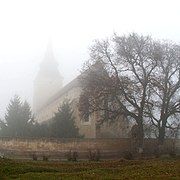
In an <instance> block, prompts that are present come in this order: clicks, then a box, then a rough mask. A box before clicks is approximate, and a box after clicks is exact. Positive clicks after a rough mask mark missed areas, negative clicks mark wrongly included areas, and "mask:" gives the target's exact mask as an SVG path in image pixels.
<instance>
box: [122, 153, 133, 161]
mask: <svg viewBox="0 0 180 180" xmlns="http://www.w3.org/2000/svg"><path fill="white" fill-rule="evenodd" d="M123 158H124V159H126V160H132V159H133V155H132V153H131V152H129V151H125V152H124V153H123Z"/></svg>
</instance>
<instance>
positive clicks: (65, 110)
mask: <svg viewBox="0 0 180 180" xmlns="http://www.w3.org/2000/svg"><path fill="white" fill-rule="evenodd" d="M74 120H75V118H74V116H73V110H72V109H71V107H70V104H69V102H68V101H65V102H64V103H63V104H62V106H61V107H59V108H58V112H57V113H55V117H54V118H53V120H52V124H51V133H52V136H53V137H55V138H77V137H80V135H79V130H78V128H77V127H76V125H75V121H74Z"/></svg>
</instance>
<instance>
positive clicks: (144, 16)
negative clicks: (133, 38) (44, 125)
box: [0, 0, 180, 117]
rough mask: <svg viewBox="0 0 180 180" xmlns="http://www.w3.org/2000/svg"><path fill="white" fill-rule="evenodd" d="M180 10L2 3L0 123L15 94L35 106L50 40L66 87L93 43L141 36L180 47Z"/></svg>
mask: <svg viewBox="0 0 180 180" xmlns="http://www.w3.org/2000/svg"><path fill="white" fill-rule="evenodd" d="M179 7H180V3H179V2H178V0H136V1H134V0H124V1H123V0H116V1H115V0H76V1H74V0H1V1H0V83H1V86H0V117H2V116H3V115H4V112H5V107H6V106H7V104H8V103H9V99H10V98H11V97H12V96H13V95H14V94H18V95H19V96H21V97H22V98H23V99H27V100H28V101H29V102H30V103H32V94H33V80H34V78H35V76H36V74H37V71H38V65H39V63H40V62H41V61H42V59H43V57H44V53H45V50H46V46H47V43H48V41H49V39H51V41H52V45H53V50H54V54H55V57H56V59H57V61H58V62H59V70H60V72H61V75H62V76H63V77H64V84H66V83H68V82H69V81H70V80H72V79H73V78H74V77H75V76H76V75H78V74H79V71H80V69H81V67H82V64H83V62H85V61H86V60H87V59H88V47H89V46H90V45H91V43H92V41H93V40H94V39H97V38H98V39H101V38H106V37H109V36H111V35H112V34H113V33H114V32H117V34H119V35H121V34H127V33H129V32H137V33H140V34H144V35H147V34H148V35H152V36H153V37H154V38H158V39H170V40H173V41H176V42H178V43H179V41H180V23H179V19H180V11H179Z"/></svg>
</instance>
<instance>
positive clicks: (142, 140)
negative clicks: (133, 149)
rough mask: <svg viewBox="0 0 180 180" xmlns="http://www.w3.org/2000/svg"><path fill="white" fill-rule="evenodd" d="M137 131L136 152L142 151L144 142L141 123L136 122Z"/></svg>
mask: <svg viewBox="0 0 180 180" xmlns="http://www.w3.org/2000/svg"><path fill="white" fill-rule="evenodd" d="M138 131H139V132H138V144H137V145H138V153H142V152H143V144H144V129H143V124H142V123H139V124H138Z"/></svg>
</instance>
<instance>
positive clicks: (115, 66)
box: [80, 34, 157, 148]
mask: <svg viewBox="0 0 180 180" xmlns="http://www.w3.org/2000/svg"><path fill="white" fill-rule="evenodd" d="M90 50H91V51H90V55H91V62H93V63H94V62H96V63H95V65H94V66H88V68H87V69H88V70H87V71H86V73H84V75H83V78H82V86H83V92H84V96H83V97H82V98H81V99H84V100H85V99H86V106H85V105H84V104H83V103H80V104H82V105H81V106H80V107H83V108H84V109H83V108H82V109H81V108H80V111H83V112H86V113H87V112H88V113H92V112H94V111H103V112H104V113H101V114H103V118H102V119H101V120H102V121H103V120H110V121H113V120H117V118H118V117H119V116H122V115H124V116H126V117H130V118H132V119H133V120H135V122H136V124H137V126H138V132H139V136H138V137H139V138H138V139H139V141H138V146H139V148H142V147H143V137H144V131H143V123H144V113H145V110H146V108H147V104H148V100H149V96H148V95H147V94H148V93H149V88H150V82H151V80H150V79H151V75H152V73H153V71H154V69H155V68H156V66H157V61H155V60H154V59H156V53H157V52H156V48H155V46H154V42H153V41H152V39H151V38H150V37H148V36H146V37H144V36H139V35H137V34H130V35H128V36H122V37H119V36H117V35H114V36H113V39H112V40H104V41H96V42H95V44H94V45H93V46H92V47H91V49H90ZM97 62H98V63H97ZM87 99H88V101H87ZM83 102H85V101H83ZM86 107H88V108H86ZM87 109H88V111H87ZM86 113H84V114H86Z"/></svg>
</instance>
